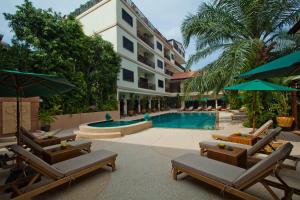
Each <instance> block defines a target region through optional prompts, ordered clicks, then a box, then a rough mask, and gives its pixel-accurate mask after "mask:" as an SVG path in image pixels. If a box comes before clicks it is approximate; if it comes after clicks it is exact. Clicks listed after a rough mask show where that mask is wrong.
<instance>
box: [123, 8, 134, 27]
mask: <svg viewBox="0 0 300 200" xmlns="http://www.w3.org/2000/svg"><path fill="white" fill-rule="evenodd" d="M122 19H123V20H124V21H125V22H127V24H129V25H130V26H133V19H132V17H131V16H130V15H129V14H128V12H126V11H125V10H124V9H123V8H122Z"/></svg>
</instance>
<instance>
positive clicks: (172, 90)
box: [165, 87, 180, 93]
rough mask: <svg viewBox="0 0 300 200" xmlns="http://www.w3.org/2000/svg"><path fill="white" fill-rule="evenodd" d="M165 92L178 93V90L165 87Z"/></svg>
mask: <svg viewBox="0 0 300 200" xmlns="http://www.w3.org/2000/svg"><path fill="white" fill-rule="evenodd" d="M165 91H166V92H169V93H180V88H173V87H166V88H165Z"/></svg>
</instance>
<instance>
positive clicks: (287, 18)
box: [181, 0, 300, 93]
mask: <svg viewBox="0 0 300 200" xmlns="http://www.w3.org/2000/svg"><path fill="white" fill-rule="evenodd" d="M298 20H300V0H216V1H214V2H213V3H202V4H201V5H200V7H199V9H198V11H197V13H196V14H190V15H188V16H187V17H186V18H185V20H184V22H183V24H182V27H181V28H182V34H183V38H184V44H185V46H188V45H189V43H190V41H191V40H192V39H194V40H195V42H196V52H195V54H193V55H191V56H190V58H189V60H188V63H187V66H191V65H192V64H194V63H197V62H198V61H199V60H200V59H202V58H205V57H206V56H208V55H210V54H212V53H213V52H215V51H217V50H218V51H220V50H221V52H222V53H221V55H220V57H219V58H218V59H217V60H216V61H214V62H213V63H211V64H209V65H207V66H205V67H204V68H202V69H200V70H199V74H200V75H199V76H198V77H196V78H193V79H191V80H189V81H188V82H187V84H185V85H186V88H185V89H186V92H192V91H198V92H200V93H204V92H207V91H214V92H216V93H217V92H219V91H220V90H222V89H223V88H224V86H226V85H229V84H234V83H236V82H238V81H240V80H238V79H235V77H237V76H238V75H239V74H241V73H243V72H245V71H248V70H250V69H252V68H255V67H257V66H258V65H261V64H263V63H265V62H266V61H268V60H270V59H272V58H274V56H278V55H282V54H286V53H289V52H291V51H294V50H295V49H297V48H299V47H300V37H299V35H298V36H296V35H294V36H292V35H288V34H287V29H288V28H289V27H290V26H291V25H294V24H295V23H296V22H297V21H298Z"/></svg>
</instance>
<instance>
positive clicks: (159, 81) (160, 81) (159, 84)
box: [158, 80, 164, 88]
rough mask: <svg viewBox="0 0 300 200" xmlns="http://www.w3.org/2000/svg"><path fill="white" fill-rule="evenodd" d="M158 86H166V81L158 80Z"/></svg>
mask: <svg viewBox="0 0 300 200" xmlns="http://www.w3.org/2000/svg"><path fill="white" fill-rule="evenodd" d="M158 87H160V88H164V81H162V80H158Z"/></svg>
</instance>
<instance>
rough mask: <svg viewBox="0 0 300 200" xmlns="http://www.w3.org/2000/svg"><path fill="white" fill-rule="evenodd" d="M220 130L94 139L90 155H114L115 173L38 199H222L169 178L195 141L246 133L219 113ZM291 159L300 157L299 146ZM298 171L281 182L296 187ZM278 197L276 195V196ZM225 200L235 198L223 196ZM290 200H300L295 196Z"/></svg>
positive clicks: (256, 189) (257, 190) (257, 189)
mask: <svg viewBox="0 0 300 200" xmlns="http://www.w3.org/2000/svg"><path fill="white" fill-rule="evenodd" d="M220 116H221V119H220V127H221V130H209V131H207V130H189V129H161V128H151V129H148V130H145V131H142V132H139V133H137V134H133V135H128V136H125V137H122V138H116V139H107V140H94V141H93V145H92V150H96V149H102V148H104V149H108V150H111V151H114V152H117V153H118V158H117V163H116V164H117V171H115V172H113V173H111V172H110V171H109V169H103V170H101V171H99V173H95V174H93V175H91V176H88V177H86V178H82V179H81V180H79V181H76V182H74V183H72V184H71V185H65V186H64V187H60V188H57V189H55V190H52V191H50V192H47V193H45V194H42V195H40V196H39V197H37V198H36V199H41V200H52V199H53V200H54V199H55V200H56V199H59V200H77V199H78V200H80V199H84V200H90V199H91V200H92V199H98V200H102V199H103V200H104V199H105V200H107V199H109V200H123V199H124V200H144V199H145V200H148V199H149V200H154V199H155V200H160V199H161V200H175V199H176V200H177V199H178V200H181V199H182V200H187V199H188V200H193V199H195V200H199V199H201V200H212V199H224V198H223V195H222V194H221V193H220V192H219V191H218V190H216V189H214V188H213V187H210V186H208V185H206V184H204V183H202V182H200V181H197V180H195V179H193V178H190V177H185V176H181V178H180V179H179V180H178V181H174V180H173V179H172V176H171V162H170V161H171V159H172V158H174V157H177V156H179V155H181V154H184V153H186V152H192V153H196V154H198V153H199V145H198V143H199V141H202V140H206V139H210V138H211V136H210V134H211V133H222V132H232V131H234V132H235V131H241V132H247V131H249V130H250V129H246V128H243V127H242V126H241V124H240V123H236V124H232V123H231V120H230V114H229V113H221V115H220ZM294 145H295V146H296V147H297V148H296V151H294V152H293V153H294V154H298V155H300V149H299V147H300V142H297V143H294ZM299 171H300V169H298V171H291V170H288V171H285V174H286V175H285V179H286V180H288V182H289V183H290V184H291V185H293V186H294V187H296V186H297V187H298V188H300V173H299ZM247 191H249V192H250V193H252V194H256V195H258V196H260V197H261V198H262V199H270V196H269V195H268V194H267V193H266V192H265V190H264V189H263V188H262V186H261V185H259V184H257V185H255V186H253V187H251V188H249V189H248V190H247ZM277 192H278V191H277ZM225 199H234V197H232V196H229V195H225ZM293 199H300V196H294V198H293Z"/></svg>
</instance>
